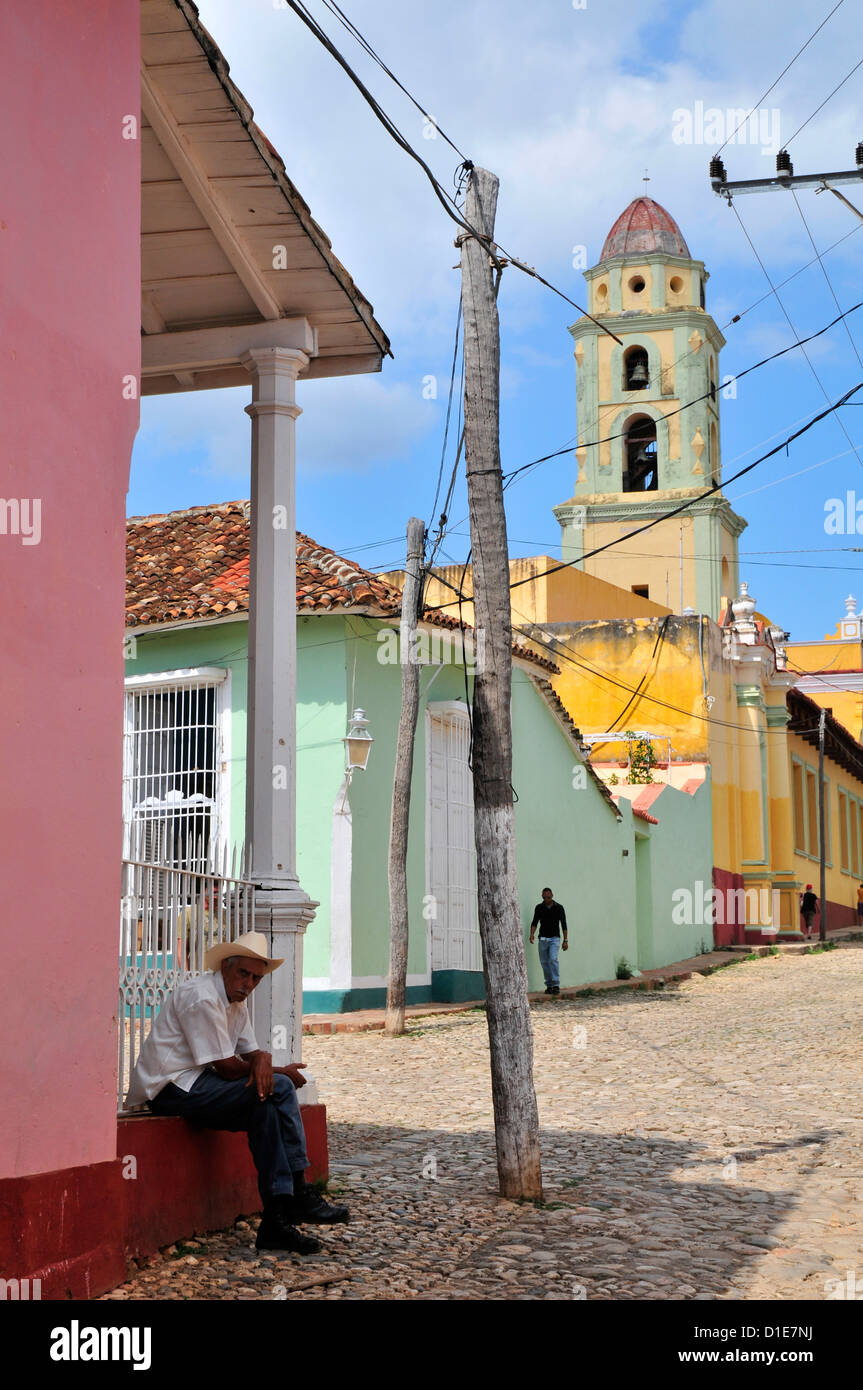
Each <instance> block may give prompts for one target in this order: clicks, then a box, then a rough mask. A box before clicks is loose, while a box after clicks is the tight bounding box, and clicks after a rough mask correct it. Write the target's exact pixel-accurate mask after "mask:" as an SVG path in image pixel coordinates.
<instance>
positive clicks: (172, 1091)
mask: <svg viewBox="0 0 863 1390" xmlns="http://www.w3.org/2000/svg"><path fill="white" fill-rule="evenodd" d="M149 1106H150V1109H151V1110H152V1112H153V1114H154V1115H181V1116H182V1117H183V1119H185V1120H190V1121H191V1123H192V1124H195V1125H201V1126H202V1127H204V1128H205V1129H230V1130H235V1131H236V1130H245V1132H246V1133H247V1135H248V1137H249V1148H250V1149H251V1151H252V1158H253V1159H254V1160H255V1167H256V1168H257V1170H258V1191H259V1192H260V1194H261V1201H262V1202H263V1203H264V1205H265V1206H266V1204H267V1202H269V1201H270V1199H271V1198H273V1197H278V1196H282V1195H290V1194H291V1193H292V1192H293V1190H294V1179H293V1174H294V1173H302V1172H303V1171H304V1170H305V1169H306V1168H307V1167H308V1166H309V1160H308V1155H307V1154H306V1136H305V1131H304V1129H303V1121H302V1117H301V1115H300V1107H299V1103H298V1101H297V1092H296V1089H295V1087H294V1084H293V1082H292V1081H291V1080H290V1078H289V1077H287V1076H274V1077H273V1094H272V1095H271V1096H268V1097H267V1099H266V1100H259V1099H258V1093H257V1091H256V1090H255V1088H254V1086H247V1085H246V1082H245V1080H243V1079H240V1080H239V1081H223V1080H222V1078H221V1077H220V1076H216V1075H215V1074H214V1073H213V1072H210V1071H205V1072H202V1073H201V1075H200V1076H199V1077H198V1079H197V1081H196V1082H195V1084H194V1086H193V1087H192V1089H191V1091H183V1090H181V1089H180V1087H179V1086H175V1085H174V1083H173V1081H169V1082H168V1084H167V1086H164V1087H163V1088H162V1090H161V1091H160V1092H159V1094H158V1095H156V1096H154V1097H153V1099H152V1100H151V1101H150V1102H149Z"/></svg>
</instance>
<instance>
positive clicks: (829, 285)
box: [791, 188, 863, 367]
mask: <svg viewBox="0 0 863 1390" xmlns="http://www.w3.org/2000/svg"><path fill="white" fill-rule="evenodd" d="M791 196H792V198H793V199H794V206H795V207H796V208H797V211H798V212H799V213H800V220H801V222H802V223H803V226H804V227H805V228H806V235H807V236H808V238H809V241H810V244H811V246H812V250H813V251H814V252H815V255H816V256H817V257H818V264H819V265H820V267H821V271H822V274H823V276H824V279H825V280H826V281H827V288H828V290H829V291H830V294H831V296H832V298H833V303H834V304H835V305H836V308H837V309H838V310H839V311H840V313H841V311H842V305H841V304H840V303H839V300H838V298H837V297H836V291H835V290H834V288H833V281H832V280H831V279H830V275H829V274H828V271H827V267H826V266H825V264H824V262H823V260H822V259H821V256H820V255H819V252H818V247H817V246H816V245H815V238H814V236H813V235H812V232H811V230H810V227H809V223H808V222H807V221H806V216H805V214H804V212H803V209H802V207H801V206H800V202H799V199H798V197H797V194H796V193H795V191H794V189H793V188H792V189H791ZM842 326H843V328H844V329H845V332H846V333H847V334H848V341H849V343H850V344H851V347H852V349H853V351H854V356H855V357H856V358H857V361H858V363H859V364H860V366H861V367H863V358H861V356H860V353H859V352H858V351H857V344H856V343H855V341H854V338H853V336H852V333H851V329H850V328H849V327H848V320H847V319H843V320H842Z"/></svg>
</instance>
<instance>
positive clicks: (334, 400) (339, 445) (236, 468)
mask: <svg viewBox="0 0 863 1390" xmlns="http://www.w3.org/2000/svg"><path fill="white" fill-rule="evenodd" d="M447 384H448V383H439V386H438V390H439V399H438V400H425V399H424V398H423V394H422V382H421V379H420V377H419V376H418V377H417V380H416V384H415V385H408V384H406V383H404V382H386V381H384V380H382V378H381V377H379V376H372V377H346V378H344V379H343V380H337V381H326V380H323V381H310V382H300V383H299V384H298V386H297V399H298V401H299V402H300V404H301V405H302V408H303V413H302V415H301V416H300V417H299V421H298V423H297V468H298V471H300V472H304V471H314V472H316V473H328V474H329V473H344V472H357V471H363V472H364V471H368V470H369V469H372V468H374V467H376V466H377V465H378V464H381V463H390V462H392V461H393V459H398V458H400V457H404V456H405V455H406V454H407V453H408V451H409V450H410V448H411V447H412V445H414V444H415V443H416V441H417V440H418V439H420V438H421V437H422V436H423V435H424V434H425V433H426V431H427V430H429V429H431V428H433V427H437V425H438V423H439V421H440V419H441V401H440V396H441V395H442V393H443V391H444V390H445V387H446V385H447ZM250 399H251V391H250V390H245V389H244V388H242V387H238V388H237V389H236V390H221V391H199V392H195V391H190V392H188V393H185V394H182V393H178V394H177V395H170V396H155V397H146V398H145V399H144V401H143V402H142V409H141V429H140V431H139V434H138V438H137V440H136V443H135V460H134V466H135V468H136V470H137V471H138V472H137V474H136V476H140V472H141V471H142V470H144V469H146V468H147V467H149V466H152V465H154V464H163V465H164V464H165V463H168V464H172V463H173V464H175V465H176V467H177V468H178V469H182V470H183V471H184V472H187V473H190V474H195V475H198V476H199V477H202V478H210V479H214V480H215V479H219V480H220V482H221V484H222V485H224V484H225V483H227V482H229V481H235V483H236V492H237V495H238V496H240V495H245V493H246V492H247V491H248V487H249V458H250V448H251V444H250V438H251V434H250V431H251V426H250V422H249V417H248V416H247V415H246V413H245V410H244V407H245V406H246V405H247V404H248V402H249V400H250ZM202 487H203V485H202ZM205 500H206V499H205Z"/></svg>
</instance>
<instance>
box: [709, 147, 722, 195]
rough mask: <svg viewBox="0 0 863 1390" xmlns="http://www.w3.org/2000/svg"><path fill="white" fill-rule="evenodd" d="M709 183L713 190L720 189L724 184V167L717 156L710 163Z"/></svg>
mask: <svg viewBox="0 0 863 1390" xmlns="http://www.w3.org/2000/svg"><path fill="white" fill-rule="evenodd" d="M710 182H711V184H712V185H713V187H714V188H721V187H722V185H723V184H724V183H725V165H724V164H723V163H722V160H721V159H720V158H719V155H718V154H717V155H714V156H713V158H712V159H711V161H710Z"/></svg>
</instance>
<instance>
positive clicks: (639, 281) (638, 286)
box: [629, 275, 644, 294]
mask: <svg viewBox="0 0 863 1390" xmlns="http://www.w3.org/2000/svg"><path fill="white" fill-rule="evenodd" d="M629 288H630V289H631V290H632V293H633V294H641V292H642V290H643V289H644V276H643V275H633V277H632V279H631V280H630V282H629Z"/></svg>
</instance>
